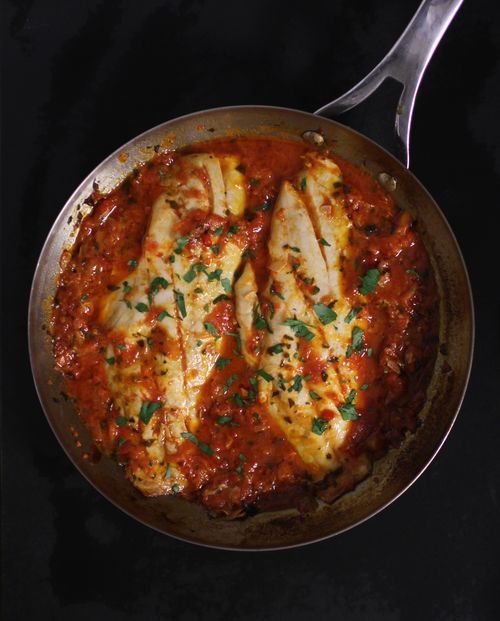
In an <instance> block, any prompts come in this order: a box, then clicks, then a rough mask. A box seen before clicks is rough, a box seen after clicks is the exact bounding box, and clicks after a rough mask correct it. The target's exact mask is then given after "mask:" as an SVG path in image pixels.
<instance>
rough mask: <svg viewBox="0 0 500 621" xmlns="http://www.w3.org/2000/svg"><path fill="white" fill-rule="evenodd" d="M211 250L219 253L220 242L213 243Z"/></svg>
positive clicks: (216, 253)
mask: <svg viewBox="0 0 500 621" xmlns="http://www.w3.org/2000/svg"><path fill="white" fill-rule="evenodd" d="M210 250H211V251H212V252H213V253H214V254H215V255H218V254H219V252H220V246H219V244H213V246H210Z"/></svg>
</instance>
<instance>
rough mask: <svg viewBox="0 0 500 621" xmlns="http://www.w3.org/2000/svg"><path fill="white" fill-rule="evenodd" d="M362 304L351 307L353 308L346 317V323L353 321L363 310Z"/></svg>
mask: <svg viewBox="0 0 500 621" xmlns="http://www.w3.org/2000/svg"><path fill="white" fill-rule="evenodd" d="M362 310H363V309H362V308H361V306H356V307H355V308H351V310H350V311H349V312H348V313H347V315H346V316H345V318H344V323H351V321H352V320H353V319H354V318H355V317H356V316H357V315H358V314H359V313H360V312H361V311H362Z"/></svg>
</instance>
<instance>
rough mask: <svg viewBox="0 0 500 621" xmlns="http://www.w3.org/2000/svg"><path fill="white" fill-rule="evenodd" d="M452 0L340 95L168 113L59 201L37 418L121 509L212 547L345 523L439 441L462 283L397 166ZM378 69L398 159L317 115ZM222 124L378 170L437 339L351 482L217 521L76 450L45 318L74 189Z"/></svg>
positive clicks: (336, 108)
mask: <svg viewBox="0 0 500 621" xmlns="http://www.w3.org/2000/svg"><path fill="white" fill-rule="evenodd" d="M461 2H462V0H425V1H424V2H423V3H422V4H421V5H420V7H419V9H418V11H417V13H416V14H415V16H414V17H413V19H412V21H411V22H410V24H409V25H408V27H407V29H406V30H405V32H404V33H403V35H402V36H401V37H400V39H399V40H398V42H397V43H396V44H395V45H394V47H393V48H392V50H391V51H390V52H389V54H388V55H387V56H386V57H385V58H384V59H383V60H382V61H381V63H379V65H377V67H376V68H375V69H374V70H373V71H372V72H371V73H370V74H369V75H368V76H367V77H366V78H365V79H364V80H362V82H360V83H359V84H358V85H357V86H356V87H354V88H353V89H351V90H350V91H349V92H348V93H346V95H344V96H342V97H340V98H339V99H337V100H336V101H334V102H332V103H331V104H328V105H327V106H325V107H323V108H321V109H320V110H318V111H317V113H316V114H311V113H307V112H300V111H297V110H291V109H287V108H277V107H266V106H233V107H227V108H217V109H213V110H206V111H204V112H198V113H195V114H189V115H187V116H183V117H180V118H177V119H174V120H172V121H168V122H166V123H163V124H162V125H159V126H157V127H154V128H153V129H151V130H149V131H147V132H145V133H143V134H141V135H140V136H138V137H136V138H134V139H133V140H131V141H130V142H128V143H127V144H125V145H124V146H123V147H121V148H120V149H118V150H117V151H116V152H115V153H113V154H112V155H110V156H109V157H108V158H107V159H106V160H104V161H103V162H102V163H101V164H100V165H99V166H98V167H97V168H96V169H95V170H94V171H93V172H92V173H90V175H89V176H88V177H87V178H86V179H85V180H84V181H83V182H82V183H81V185H80V186H79V187H78V188H77V190H75V192H74V193H73V195H72V196H71V197H70V198H69V200H68V202H67V203H66V205H65V206H64V207H63V209H62V211H61V213H60V214H59V216H58V218H57V220H56V222H55V223H54V225H53V227H52V229H51V231H50V233H49V235H48V237H47V240H46V242H45V245H44V247H43V249H42V252H41V255H40V259H39V261H38V265H37V268H36V271H35V276H34V280H33V286H32V292H31V299H30V306H29V347H30V357H31V365H32V370H33V375H34V379H35V384H36V387H37V391H38V395H39V398H40V401H41V403H42V406H43V409H44V411H45V414H46V416H47V419H48V421H49V424H50V425H51V427H52V429H53V431H54V433H55V435H56V437H57V439H58V440H59V442H60V444H61V446H62V447H63V448H64V450H65V451H66V453H67V455H68V457H69V458H70V459H71V460H72V462H73V463H74V464H75V466H76V467H77V468H78V469H79V470H80V472H81V473H82V474H83V475H84V476H85V477H86V478H87V479H88V480H89V481H90V482H91V483H92V484H93V485H94V487H95V488H96V489H98V490H99V491H100V492H101V493H102V494H103V495H104V496H105V497H107V498H108V499H109V500H110V501H111V502H113V503H114V504H115V505H117V506H118V507H119V508H121V509H122V510H123V511H125V512H127V513H128V514H129V515H131V516H132V517H134V518H136V519H137V520H139V521H141V522H143V523H144V524H146V525H148V526H150V527H152V528H155V529H157V530H158V531H160V532H162V533H165V534H168V535H171V536H173V537H177V538H179V539H183V540H187V541H190V542H193V543H198V544H202V545H209V546H214V547H220V548H229V549H240V550H263V549H276V548H284V547H289V546H295V545H300V544H305V543H310V542H312V541H317V540H320V539H322V538H325V537H329V536H331V535H334V534H337V533H340V532H342V531H344V530H346V529H348V528H351V527H352V526H354V525H356V524H359V523H360V522H362V521H364V520H366V519H367V518H369V517H370V516H372V515H374V514H375V513H377V512H378V511H380V510H381V509H382V508H384V507H385V506H387V505H388V504H389V503H391V502H392V501H393V500H394V499H395V498H397V497H398V496H399V495H400V494H401V493H402V492H403V491H404V490H406V489H407V488H408V487H409V486H410V485H411V484H412V483H413V481H415V479H416V478H417V477H418V476H419V475H420V474H421V473H422V472H423V470H424V469H425V468H426V466H427V465H428V464H429V463H430V461H431V460H432V458H433V457H434V455H435V454H436V453H437V451H438V450H439V448H440V447H441V445H442V443H443V442H444V440H445V438H446V436H447V434H448V432H449V430H450V428H451V426H452V424H453V422H454V420H455V418H456V416H457V413H458V410H459V408H460V405H461V402H462V399H463V395H464V392H465V388H466V385H467V381H468V377H469V372H470V366H471V361H472V350H473V338H474V334H473V332H474V328H473V325H474V324H473V305H472V295H471V289H470V284H469V280H468V276H467V272H466V268H465V265H464V261H463V258H462V255H461V253H460V249H459V247H458V245H457V242H456V239H455V237H454V235H453V233H452V231H451V229H450V227H449V225H448V223H447V221H446V219H445V217H444V215H443V214H442V212H441V211H440V210H439V208H438V206H437V205H436V203H435V202H434V201H433V199H432V197H431V196H430V195H429V194H428V192H427V191H426V190H425V189H424V187H423V186H422V185H421V184H420V183H419V181H418V180H417V179H416V178H415V177H414V176H413V175H412V174H411V172H409V171H408V170H407V167H406V166H407V165H408V161H409V155H408V153H409V151H408V145H409V134H410V122H411V116H412V111H413V104H414V101H415V96H416V92H417V89H418V85H419V83H420V80H421V77H422V74H423V72H424V70H425V67H426V65H427V63H428V62H429V59H430V57H431V55H432V53H433V51H434V50H435V48H436V46H437V44H438V43H439V40H440V39H441V37H442V35H443V33H444V31H445V30H446V28H447V26H448V25H449V23H450V21H451V20H452V18H453V16H454V15H455V13H456V11H457V10H458V8H459V6H460V4H461ZM387 77H392V78H394V79H396V80H398V81H399V82H400V83H401V84H402V86H403V88H402V94H401V99H400V102H399V105H398V110H397V114H396V125H395V129H396V139H397V149H398V152H399V155H400V157H401V159H402V161H403V163H401V162H400V161H399V160H398V159H396V158H395V157H394V156H393V155H391V154H390V153H388V152H387V151H386V150H384V149H382V148H381V147H380V146H378V145H377V144H375V143H374V142H372V141H371V140H369V139H368V138H366V137H365V136H363V135H361V134H359V133H357V132H355V131H354V130H352V129H350V128H348V127H346V126H344V125H341V124H340V123H338V122H336V121H333V120H329V119H327V118H324V117H323V116H322V115H324V114H328V115H335V114H338V113H340V112H343V111H345V110H347V109H349V108H351V107H353V106H354V105H356V104H357V103H359V102H360V101H362V100H363V99H365V98H366V97H367V96H368V95H370V94H371V93H372V92H373V91H374V90H375V89H376V88H377V87H378V86H379V85H380V84H381V83H382V82H383V81H384V80H385V79H386V78H387ZM311 131H313V132H314V133H311ZM228 135H231V136H253V135H259V136H278V137H282V138H286V139H289V140H296V141H301V140H304V137H305V138H309V139H310V138H311V137H312V138H313V139H316V140H319V141H321V140H324V144H325V145H326V146H330V147H332V148H334V149H335V151H336V153H338V154H339V155H341V156H342V157H344V158H346V159H347V160H350V161H351V162H353V163H355V164H356V165H358V166H359V167H361V168H362V169H364V170H366V171H368V172H369V173H370V174H371V175H372V176H373V177H375V178H379V179H381V180H382V182H383V183H385V184H386V187H387V188H388V189H390V191H391V194H392V195H393V197H394V199H395V200H396V202H397V204H398V205H400V206H402V207H403V208H404V209H406V210H408V211H409V212H410V213H411V214H412V215H414V216H415V217H416V218H417V222H418V227H419V230H420V234H421V235H422V237H423V240H424V242H425V245H426V247H427V250H428V252H429V254H430V257H431V261H432V264H433V268H434V271H435V276H436V280H437V284H438V287H439V292H440V299H441V301H440V309H439V313H440V343H441V346H440V351H439V353H438V357H437V361H436V365H435V370H434V373H433V377H432V380H431V384H430V387H429V390H428V397H427V400H426V404H425V406H424V408H423V410H422V412H421V414H420V418H421V421H422V424H421V425H420V427H419V429H418V430H417V432H416V433H415V434H413V435H409V436H408V437H407V438H406V440H405V441H404V442H403V444H402V446H401V447H400V448H399V449H397V450H396V449H393V450H390V451H389V453H388V454H387V455H386V456H385V457H384V458H382V459H381V460H379V461H378V462H376V463H375V465H374V470H373V474H372V475H371V476H370V477H369V478H367V479H366V480H365V481H364V482H362V483H361V484H359V485H358V486H357V487H356V489H355V490H354V491H352V492H350V493H348V494H346V495H344V496H343V497H341V498H340V499H339V500H337V501H336V502H335V503H334V504H333V505H332V506H321V507H320V508H318V510H316V511H315V512H312V513H310V514H304V515H301V514H299V513H298V512H297V511H296V510H292V509H291V510H286V511H279V512H268V513H261V514H257V515H255V516H252V517H247V518H245V519H244V520H235V521H223V520H218V519H211V518H209V516H208V514H207V513H206V511H205V510H204V509H203V508H201V507H199V506H196V505H193V504H191V503H188V502H186V501H184V500H182V499H180V498H175V497H160V498H145V497H143V496H142V495H141V494H140V493H139V492H138V491H137V490H135V488H133V487H132V485H131V484H130V483H129V482H128V481H127V480H126V479H125V476H124V473H123V471H122V469H121V468H120V467H119V466H118V465H116V464H115V463H114V462H112V461H111V460H110V459H108V458H104V457H103V458H102V459H100V460H99V461H97V462H96V463H93V462H92V460H89V459H86V458H85V457H88V455H85V453H87V454H88V453H89V452H90V451H91V440H90V437H89V434H88V433H87V431H86V430H85V428H84V427H83V425H82V423H81V421H80V419H79V417H78V415H77V413H76V411H75V408H74V406H73V404H72V403H71V402H70V401H67V400H65V399H64V398H63V396H61V392H62V391H63V390H64V384H63V381H62V378H61V377H60V376H59V374H58V373H56V372H55V370H54V358H53V354H52V347H51V338H50V335H49V334H48V332H47V325H48V316H49V313H50V304H51V300H52V299H53V295H54V293H55V288H56V285H57V276H58V273H59V258H60V256H61V253H62V251H63V250H64V249H66V248H70V247H71V245H72V243H73V242H74V240H75V237H76V234H77V232H78V224H79V222H80V221H81V219H82V217H84V216H85V215H86V214H87V213H88V212H89V211H90V209H91V207H90V206H88V205H86V203H85V199H86V197H88V196H89V195H90V194H91V193H92V189H93V184H95V183H97V184H98V185H99V188H100V190H101V192H108V191H110V190H111V189H113V188H114V187H116V186H117V185H118V184H119V183H120V182H121V181H122V180H123V179H124V178H125V177H126V176H127V175H128V174H129V173H130V172H131V171H132V170H133V168H134V167H135V166H136V165H138V164H140V163H143V162H145V161H147V160H148V159H149V158H151V157H152V156H153V155H154V154H155V149H156V150H158V145H159V146H160V148H168V149H177V148H182V147H183V146H185V145H188V144H191V143H193V142H197V141H200V140H208V139H215V138H222V137H227V136H228ZM123 153H126V154H127V155H128V158H127V159H126V161H124V160H125V158H124V157H120V155H123ZM75 438H78V442H76V441H75ZM77 444H78V445H81V446H78V445H77Z"/></svg>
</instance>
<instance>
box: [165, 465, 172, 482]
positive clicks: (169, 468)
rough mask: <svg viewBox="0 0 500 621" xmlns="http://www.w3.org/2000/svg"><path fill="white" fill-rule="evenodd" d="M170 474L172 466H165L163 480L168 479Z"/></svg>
mask: <svg viewBox="0 0 500 621" xmlns="http://www.w3.org/2000/svg"><path fill="white" fill-rule="evenodd" d="M171 474H172V466H171V465H170V464H167V469H166V470H165V477H164V478H165V479H169V478H170V475H171Z"/></svg>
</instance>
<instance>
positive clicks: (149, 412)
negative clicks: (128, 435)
mask: <svg viewBox="0 0 500 621" xmlns="http://www.w3.org/2000/svg"><path fill="white" fill-rule="evenodd" d="M162 406H163V403H162V402H161V401H143V402H142V405H141V411H140V412H139V418H140V419H141V420H142V422H143V423H144V424H145V425H147V424H148V423H149V421H150V420H151V417H152V416H153V414H154V413H155V412H156V410H159V409H160V408H161V407H162Z"/></svg>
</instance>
